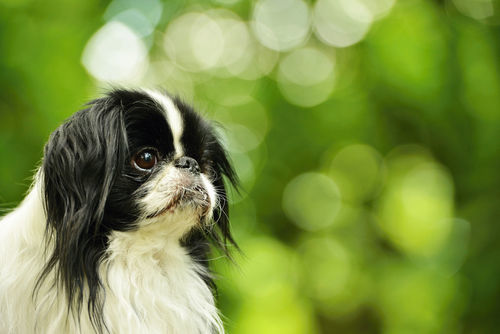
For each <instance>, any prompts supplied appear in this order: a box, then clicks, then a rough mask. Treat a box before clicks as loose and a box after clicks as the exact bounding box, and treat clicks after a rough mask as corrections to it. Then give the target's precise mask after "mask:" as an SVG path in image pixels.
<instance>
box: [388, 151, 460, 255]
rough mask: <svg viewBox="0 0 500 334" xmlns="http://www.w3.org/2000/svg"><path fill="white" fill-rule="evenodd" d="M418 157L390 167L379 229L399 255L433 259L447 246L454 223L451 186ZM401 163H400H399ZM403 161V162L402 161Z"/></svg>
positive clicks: (439, 171)
mask: <svg viewBox="0 0 500 334" xmlns="http://www.w3.org/2000/svg"><path fill="white" fill-rule="evenodd" d="M416 158H417V157H412V156H407V157H404V156H403V157H400V158H398V159H399V160H400V161H396V162H394V163H393V167H392V168H391V169H390V173H391V174H390V176H389V180H388V184H387V186H386V189H385V191H384V193H383V195H382V197H381V202H380V206H379V218H380V219H379V220H378V222H379V226H380V227H381V229H382V230H383V232H384V233H385V235H386V236H387V237H388V239H389V240H390V241H391V242H392V243H393V244H394V245H395V246H396V247H398V248H399V249H401V250H402V251H404V252H406V253H408V254H410V255H415V256H432V255H434V254H436V253H437V252H438V251H439V250H440V249H441V247H442V245H443V244H444V243H445V242H446V240H447V238H448V235H449V233H450V231H451V228H452V224H453V220H451V219H450V218H452V217H453V182H452V181H451V177H450V176H449V174H448V173H447V172H446V171H445V170H444V169H443V168H442V167H440V166H439V165H437V164H436V163H434V162H432V161H425V159H423V158H420V159H421V161H422V162H420V163H417V164H416V165H415V164H414V163H415V162H416V161H418V159H416ZM401 160H403V161H401ZM404 160H406V161H404Z"/></svg>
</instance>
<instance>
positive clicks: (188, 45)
mask: <svg viewBox="0 0 500 334" xmlns="http://www.w3.org/2000/svg"><path fill="white" fill-rule="evenodd" d="M164 49H165V52H166V53H167V55H168V56H169V57H170V59H172V61H173V62H174V63H175V64H177V65H178V66H180V67H182V68H183V69H185V70H187V71H192V72H198V71H201V70H206V69H209V68H212V67H214V66H216V65H217V64H218V62H219V59H220V57H221V55H222V50H223V49H224V35H223V32H222V30H221V28H220V26H219V25H218V24H217V22H216V21H215V20H214V19H212V18H211V17H210V16H209V15H207V14H205V13H198V12H190V13H187V14H184V15H182V16H180V17H178V18H176V19H175V20H174V21H172V22H171V23H170V24H169V26H168V28H167V31H166V33H165V38H164Z"/></svg>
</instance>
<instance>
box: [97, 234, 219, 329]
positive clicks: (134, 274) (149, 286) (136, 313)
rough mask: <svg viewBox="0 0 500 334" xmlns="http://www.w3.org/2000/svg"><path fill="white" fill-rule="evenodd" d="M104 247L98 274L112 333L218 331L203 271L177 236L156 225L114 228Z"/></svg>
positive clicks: (217, 317) (105, 311)
mask: <svg viewBox="0 0 500 334" xmlns="http://www.w3.org/2000/svg"><path fill="white" fill-rule="evenodd" d="M152 234H154V236H153V235H152ZM108 251H109V256H108V259H107V260H106V262H105V263H104V264H103V267H102V269H103V272H102V276H103V281H104V284H105V286H106V290H107V291H106V304H105V309H104V313H105V314H106V322H107V323H108V327H109V329H110V331H111V332H112V333H139V332H141V333H212V332H223V327H222V323H221V320H220V318H219V315H218V312H217V309H216V307H215V305H214V298H213V296H212V293H211V291H210V289H209V288H208V286H207V284H206V283H205V282H204V280H203V279H202V275H205V274H206V273H205V272H204V269H203V268H202V267H201V266H199V265H198V264H196V263H195V262H193V260H192V259H191V257H190V256H189V255H187V254H186V250H185V249H184V248H183V247H181V246H180V245H179V242H178V241H177V240H173V239H166V238H165V235H162V234H161V233H158V230H157V229H156V228H154V229H150V230H141V231H137V232H133V233H130V232H125V233H122V232H117V233H114V235H113V236H112V238H111V242H110V247H109V249H108Z"/></svg>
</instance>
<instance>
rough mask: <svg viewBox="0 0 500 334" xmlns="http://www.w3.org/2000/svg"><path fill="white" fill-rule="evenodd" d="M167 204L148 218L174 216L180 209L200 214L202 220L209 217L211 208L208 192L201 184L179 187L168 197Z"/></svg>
mask: <svg viewBox="0 0 500 334" xmlns="http://www.w3.org/2000/svg"><path fill="white" fill-rule="evenodd" d="M168 198H169V199H168V200H167V204H166V205H165V206H164V207H163V208H162V209H161V210H159V211H157V212H155V213H153V214H151V215H149V216H148V217H147V218H156V217H159V216H162V215H166V214H172V213H174V212H175V211H176V210H179V209H192V210H194V211H196V212H198V214H199V216H200V218H202V217H205V216H207V215H208V213H209V211H210V207H211V201H210V196H209V194H208V191H207V190H206V189H205V187H203V186H202V185H200V184H193V185H190V186H185V185H178V186H177V187H176V189H175V190H174V191H173V194H172V195H170V196H168Z"/></svg>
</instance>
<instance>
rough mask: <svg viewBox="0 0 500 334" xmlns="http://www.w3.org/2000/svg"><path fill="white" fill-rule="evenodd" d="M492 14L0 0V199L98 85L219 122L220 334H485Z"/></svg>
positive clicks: (490, 261)
mask: <svg viewBox="0 0 500 334" xmlns="http://www.w3.org/2000/svg"><path fill="white" fill-rule="evenodd" d="M499 23H500V4H499V2H498V1H496V0H441V1H430V0H426V1H425V0H397V1H396V0H317V1H303V0H258V1H244V0H212V1H180V0H164V1H162V0H142V1H138V0H137V1H135V0H113V1H97V0H86V1H76V0H74V1H68V0H47V1H36V0H0V57H1V58H0V59H1V61H0V152H1V153H2V159H0V203H1V208H3V209H7V208H10V207H13V206H15V205H16V203H18V202H19V201H20V200H21V198H22V196H23V194H24V192H25V191H26V189H27V187H28V185H29V183H30V176H31V175H32V173H33V171H34V170H35V169H36V166H37V164H38V163H39V162H40V159H41V156H42V148H43V144H44V142H45V141H46V140H47V138H48V135H49V133H50V132H51V131H52V130H53V129H55V128H56V127H57V125H58V124H60V123H61V122H62V121H63V120H64V119H65V118H66V117H68V116H69V115H71V114H72V113H73V112H75V111H76V110H78V109H79V108H81V106H82V105H83V104H84V103H85V102H86V101H88V100H89V99H92V98H94V97H96V96H98V95H99V94H102V93H103V92H104V91H105V90H106V89H107V88H109V87H111V86H125V87H135V86H148V87H164V88H167V89H168V90H170V91H171V92H173V93H176V94H178V95H180V96H182V97H183V98H184V99H186V100H187V101H190V102H192V103H193V104H194V105H195V106H196V107H197V109H198V110H200V111H201V112H202V113H204V114H206V115H207V116H208V117H210V118H213V119H216V120H218V121H220V122H221V123H222V124H223V125H224V126H225V129H226V130H225V131H224V134H223V135H224V137H225V139H226V142H227V147H228V149H229V150H230V152H231V155H232V159H233V161H234V163H235V165H236V168H237V171H238V173H239V175H240V177H241V179H242V183H243V186H244V191H243V192H242V195H241V196H238V195H236V194H235V193H233V194H232V202H233V210H232V223H233V228H234V232H235V234H236V239H237V240H238V241H239V243H240V245H241V248H242V250H243V252H244V254H245V255H244V256H239V257H238V263H239V266H233V265H229V264H228V263H227V261H226V260H225V259H223V258H221V257H220V256H219V255H218V254H214V258H215V260H214V262H215V264H216V268H217V271H218V272H219V273H220V276H221V277H220V279H219V281H218V285H219V287H220V291H219V292H220V307H221V309H222V311H223V314H224V315H225V316H226V320H225V322H226V328H227V331H228V332H229V333H230V334H232V333H234V334H238V333H259V334H262V333H264V334H265V333H292V334H293V333H297V334H298V333H390V334H396V333H496V332H498V328H499V326H500V317H499V316H498V315H497V313H498V311H499V310H500V290H499V280H500V265H498V263H499V261H500V247H499V246H498V241H497V239H498V237H499V232H500V225H499V224H498V217H499V216H500V202H499V200H500V192H499V189H500V177H499V176H498V174H499V172H500V143H499V139H500V108H499V107H500V76H499V74H500V71H499V65H500V61H499V59H500V58H499V54H500V29H499V25H498V24H499Z"/></svg>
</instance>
